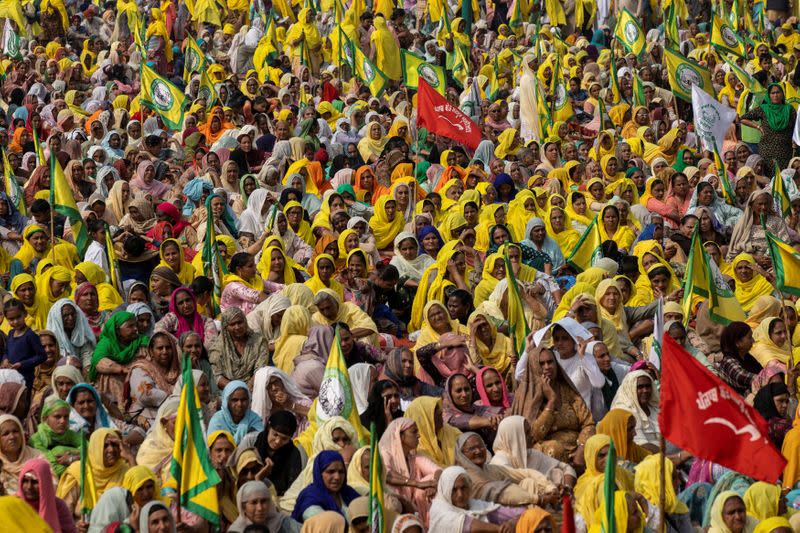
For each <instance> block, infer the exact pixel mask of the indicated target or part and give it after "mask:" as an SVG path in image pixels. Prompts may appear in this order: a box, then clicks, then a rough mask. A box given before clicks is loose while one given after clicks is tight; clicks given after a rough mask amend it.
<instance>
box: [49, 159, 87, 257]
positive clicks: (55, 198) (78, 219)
mask: <svg viewBox="0 0 800 533" xmlns="http://www.w3.org/2000/svg"><path fill="white" fill-rule="evenodd" d="M50 205H51V206H53V209H54V210H55V212H56V213H58V214H60V215H62V216H64V217H66V219H67V220H68V221H69V225H70V227H71V228H72V237H73V239H74V241H75V247H76V248H77V249H78V255H79V256H80V257H81V259H83V256H84V254H86V248H88V247H89V233H88V232H87V231H86V223H85V222H84V221H83V217H82V216H81V212H80V211H79V210H78V204H77V203H76V202H75V195H74V194H73V193H72V188H71V187H70V185H69V182H68V181H67V177H66V176H65V175H64V170H63V169H62V168H61V164H59V162H58V159H56V156H55V154H50Z"/></svg>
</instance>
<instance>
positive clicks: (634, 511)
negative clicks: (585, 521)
mask: <svg viewBox="0 0 800 533" xmlns="http://www.w3.org/2000/svg"><path fill="white" fill-rule="evenodd" d="M646 522H647V516H645V515H643V511H642V509H641V508H639V504H638V503H637V501H636V497H635V495H634V494H633V492H632V491H623V490H618V491H616V492H615V493H614V523H615V524H616V525H617V527H619V528H620V530H621V529H622V528H624V529H625V531H626V533H642V532H643V531H644V526H645V524H646ZM633 523H638V525H637V526H636V527H633ZM603 531H609V524H608V518H607V517H606V512H605V498H603V497H602V496H601V499H600V504H599V505H598V506H597V510H596V511H595V513H594V520H593V522H592V524H591V527H589V533H601V532H603Z"/></svg>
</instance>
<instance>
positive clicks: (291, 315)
mask: <svg viewBox="0 0 800 533" xmlns="http://www.w3.org/2000/svg"><path fill="white" fill-rule="evenodd" d="M310 328H311V313H309V312H308V309H307V308H306V307H304V306H302V305H291V306H289V307H288V308H287V309H286V311H284V313H283V319H282V320H281V329H280V334H279V335H278V338H277V339H276V340H275V353H274V354H273V355H272V360H273V362H274V364H275V366H276V367H278V368H280V369H281V370H283V371H284V372H286V373H287V374H291V373H292V371H293V370H294V358H295V357H296V356H297V354H299V353H300V349H301V348H302V347H303V344H304V343H305V342H306V340H307V339H308V330H309V329H310Z"/></svg>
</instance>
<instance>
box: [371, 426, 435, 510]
mask: <svg viewBox="0 0 800 533" xmlns="http://www.w3.org/2000/svg"><path fill="white" fill-rule="evenodd" d="M419 441H420V434H419V428H418V427H417V424H416V423H415V422H414V421H413V420H411V419H410V418H397V419H395V420H392V422H391V423H390V424H389V426H388V427H387V428H386V431H385V432H384V433H383V436H382V437H381V440H380V444H379V451H380V454H381V458H382V459H383V464H384V466H385V468H386V478H385V479H386V483H387V484H388V485H389V487H390V488H391V489H392V490H393V491H394V492H395V493H396V494H397V495H398V496H399V497H400V499H401V501H402V503H403V508H404V509H408V510H409V511H416V512H418V513H419V515H420V516H421V517H422V520H423V522H427V520H428V510H429V508H430V502H431V497H430V494H431V493H432V492H433V489H434V488H435V487H436V481H437V480H438V478H439V474H440V472H441V468H440V467H439V465H437V464H436V463H434V462H433V461H432V460H431V459H429V458H428V457H426V456H425V455H423V454H418V453H417V448H418V446H419Z"/></svg>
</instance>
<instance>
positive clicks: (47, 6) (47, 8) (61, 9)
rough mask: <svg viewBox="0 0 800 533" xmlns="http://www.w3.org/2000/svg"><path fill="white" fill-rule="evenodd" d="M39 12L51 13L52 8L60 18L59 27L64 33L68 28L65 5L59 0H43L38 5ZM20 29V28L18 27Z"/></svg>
mask: <svg viewBox="0 0 800 533" xmlns="http://www.w3.org/2000/svg"><path fill="white" fill-rule="evenodd" d="M39 9H40V10H41V13H47V14H48V15H49V14H52V13H53V10H55V11H57V12H58V17H59V18H60V19H61V29H62V30H63V31H64V33H66V32H67V29H68V28H69V16H68V15H67V7H66V6H65V5H64V2H62V1H61V0H43V1H42V4H41V5H40V6H39ZM19 29H20V30H21V29H22V28H19Z"/></svg>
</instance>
